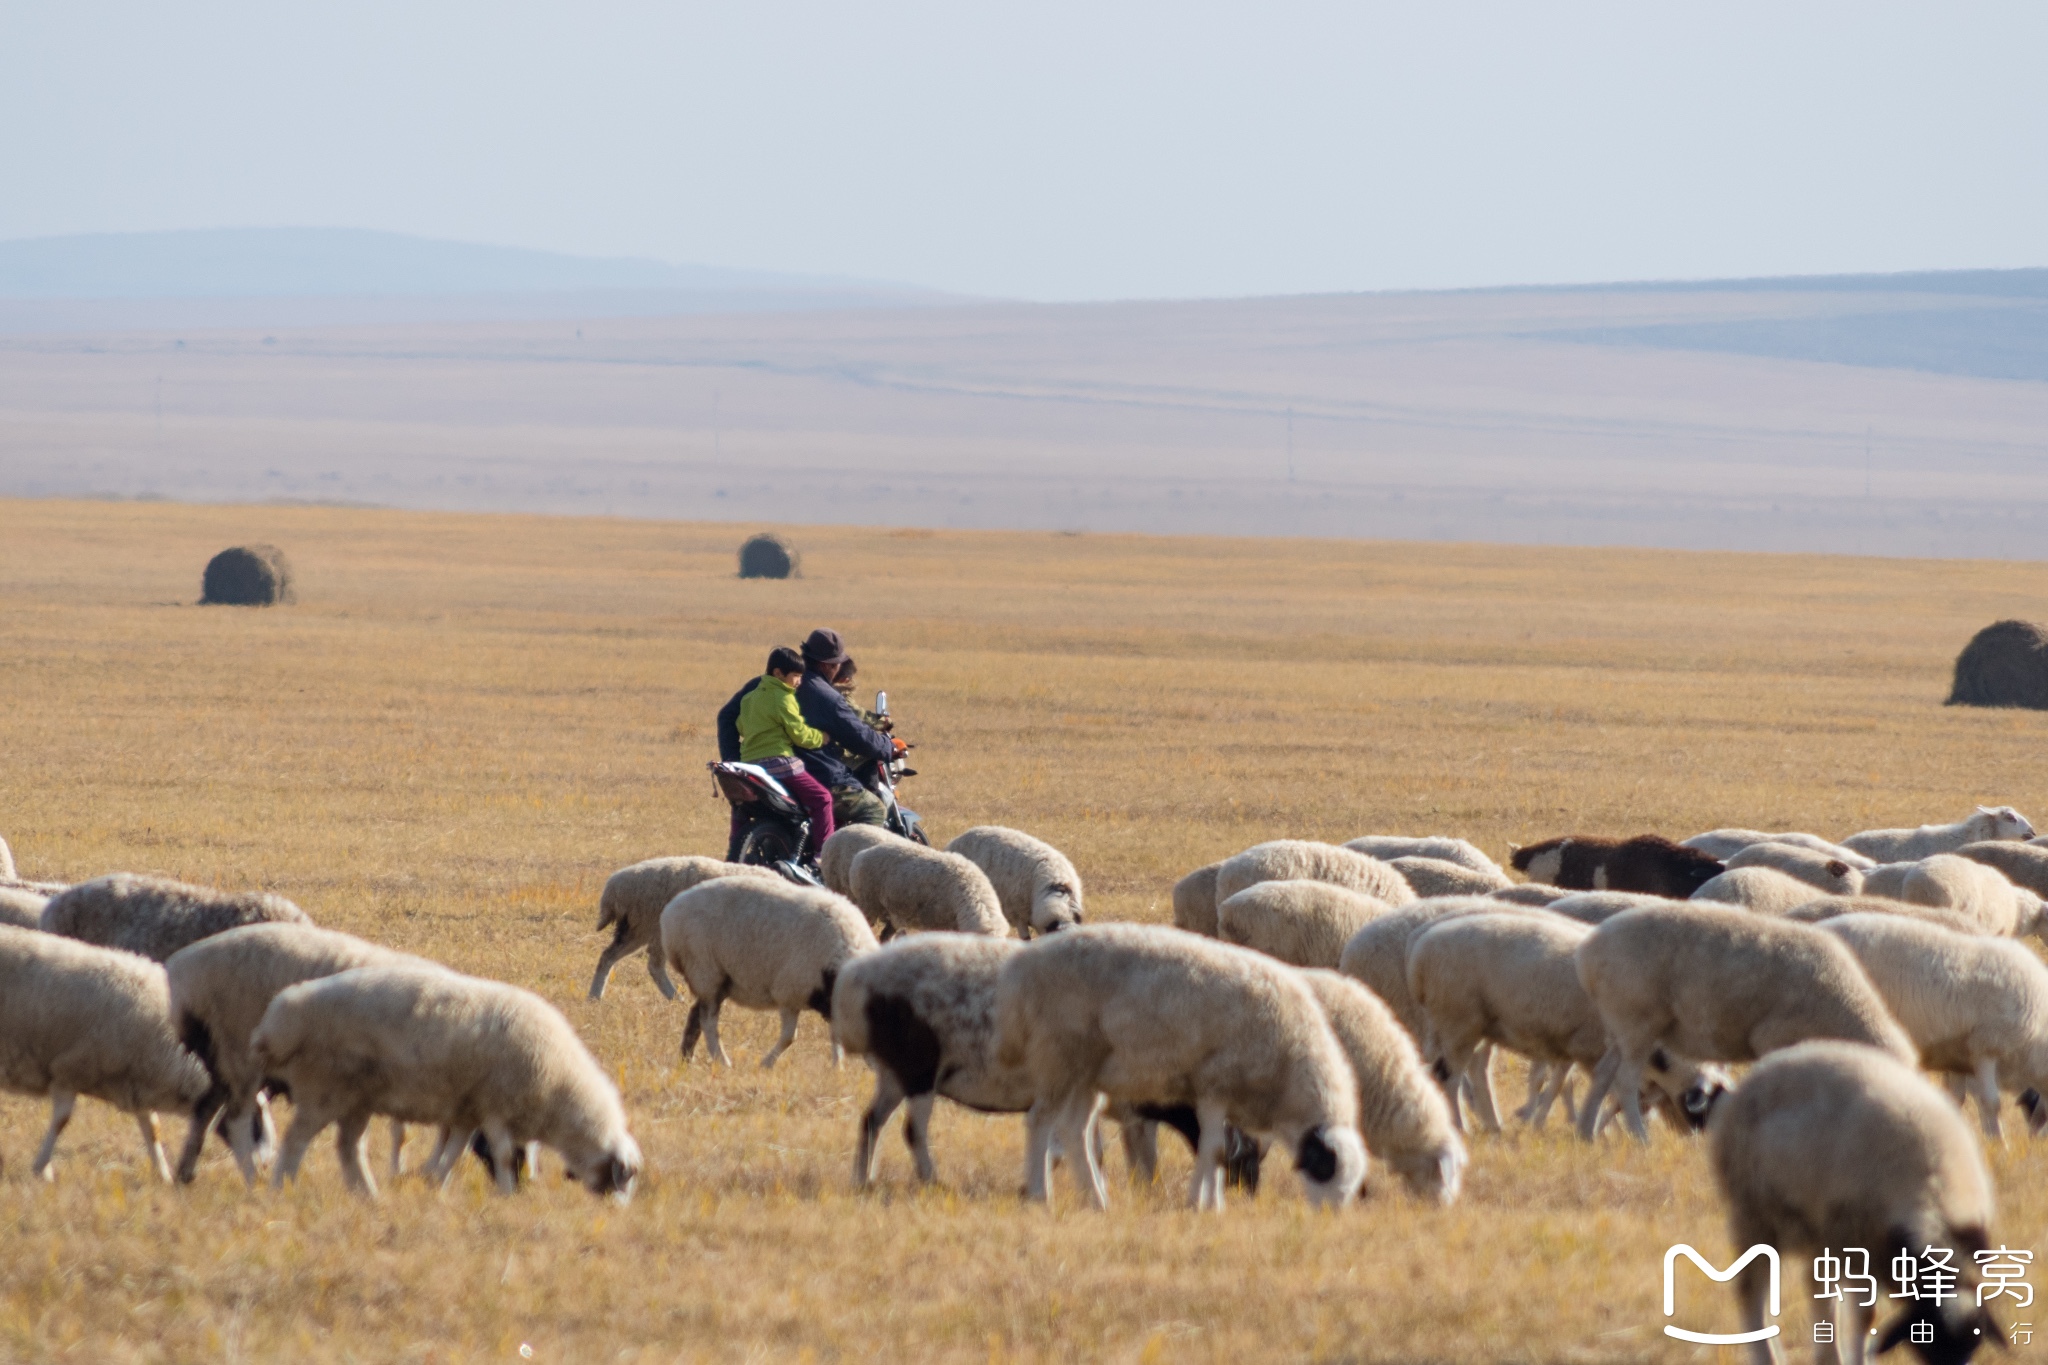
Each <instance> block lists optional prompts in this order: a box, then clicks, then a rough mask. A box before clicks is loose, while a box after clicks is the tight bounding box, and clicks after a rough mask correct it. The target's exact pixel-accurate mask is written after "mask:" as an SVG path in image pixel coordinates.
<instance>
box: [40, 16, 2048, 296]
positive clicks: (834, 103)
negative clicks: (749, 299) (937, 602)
mask: <svg viewBox="0 0 2048 1365" xmlns="http://www.w3.org/2000/svg"><path fill="white" fill-rule="evenodd" d="M2044 53H2048V6H2044V5H2041V4H2039V3H2038V0H2021V2H2019V3H1989V2H1984V3H1978V2H1974V0H1973V3H1970V4H1967V5H1956V4H1933V3H1926V4H1912V5H1906V4H1895V3H1869V2H1867V0H1864V2H1859V3H1853V4H1852V3H1803V2H1802V3H1794V4H1787V3H1784V0H1774V3H1769V4H1752V3H1730V2H1729V0H1716V3H1714V4H1691V5H1672V4H1656V3H1644V2H1643V0H1628V3H1616V4H1582V3H1553V4H1545V5H1534V4H1529V3H1527V2H1526V0H1473V2H1471V3H1440V4H1416V3H1404V4H1399V5H1379V4H1363V3H1346V4H1327V5H1320V4H1280V3H1271V0H1261V3H1258V4H1240V5H1221V4H1214V3H1202V2H1200V0H1175V2H1174V3H1171V4H1168V3H1152V2H1151V0H1146V2H1145V3H1123V4H1104V3H1102V0H1093V3H1087V4H1072V3H1065V2H1064V0H1054V2H1052V3H1047V2H1046V0H1037V2H1036V3H1032V4H1028V5H1026V4H1008V5H994V4H982V3H972V2H971V0H970V3H960V0H952V2H951V3H943V4H929V5H913V4H896V3H887V0H879V2H871V3H867V4H860V5H851V4H845V3H843V2H842V3H814V2H813V0H778V2H777V3H773V4H723V5H717V6H708V5H698V4H691V3H687V0H647V2H646V3H606V0H578V3H575V4H569V3H566V0H561V2H558V3H553V4H547V5H532V4H519V3H508V2H507V0H491V3H488V4H483V3H448V2H444V0H406V2H405V3H392V4H374V3H355V2H353V0H331V2H330V3H327V4H321V5H311V4H278V3H276V0H264V3H260V4H257V3H209V0H191V2H190V3H180V4H174V5H149V4H143V3H141V0H130V2H129V3H123V4H103V3H92V0H65V2H64V3H61V4H51V3H46V0H0V128H4V129H6V130H7V131H6V134H5V135H4V136H0V238H7V237H23V236H36V235H44V234H54V233H69V232H87V231H121V230H136V229H152V228H169V227H221V226H272V225H299V226H312V225H322V226H325V225H334V226H351V227H371V228H385V229H392V230H397V231H404V232H414V233H421V234H426V235H430V236H438V237H449V238H458V239H463V240H472V241H486V242H498V243H506V244H511V245H519V246H533V247H544V248H551V249H556V250H565V251H574V252H580V253H588V254H603V255H609V254H631V255H646V256H654V257H658V258H662V259H665V260H672V261H689V262H703V263H708V264H714V265H727V266H742V267H757V268H766V269H776V270H802V271H818V272H826V273H832V274H841V275H858V276H866V277H871V278H878V279H891V280H902V281H908V282H913V283H918V284H926V285H933V286H938V287H941V288H948V289H955V290H961V291H966V292H972V293H985V294H995V295H1008V296H1019V297H1028V298H1044V299H1077V298H1112V297H1130V296H1184V295H1234V294H1262V293H1280V292H1306V291H1325V290H1355V289H1385V288H1400V287H1435V286H1458V285H1479V284H1498V283H1521V282H1537V281H1589V280H1613V279H1634V278H1646V277H1704V276H1720V275H1751V274H1784V273H1805V272H1834V271H1861V270H1898V269H1919V268H1940V267H1964V266H2021V265H2048V80H2044V79H2042V74H2041V73H2042V65H2043V61H2044Z"/></svg>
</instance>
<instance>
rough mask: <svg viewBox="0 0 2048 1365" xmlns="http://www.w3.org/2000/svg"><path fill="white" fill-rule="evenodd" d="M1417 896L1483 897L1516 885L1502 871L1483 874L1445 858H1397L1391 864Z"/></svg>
mask: <svg viewBox="0 0 2048 1365" xmlns="http://www.w3.org/2000/svg"><path fill="white" fill-rule="evenodd" d="M1387 866H1389V867H1391V868H1393V869H1394V870H1395V871H1396V872H1398V873H1400V874H1401V880H1402V881H1404V882H1407V883H1408V887H1409V889H1410V890H1412V891H1413V892H1414V893H1415V894H1416V895H1417V896H1421V897H1424V898H1427V897H1430V896H1483V895H1486V894H1487V893H1488V892H1491V891H1505V890H1507V889H1508V888H1509V887H1511V886H1514V885H1515V884H1516V883H1515V882H1514V880H1513V879H1512V878H1511V877H1509V876H1508V874H1507V873H1505V872H1502V871H1501V870H1500V869H1498V868H1494V869H1491V870H1489V871H1485V872H1481V871H1479V870H1478V869H1476V868H1470V867H1466V866H1465V865H1464V864H1463V863H1453V862H1446V861H1445V860H1443V859H1442V858H1420V857H1409V858H1393V859H1390V860H1389V861H1388V863H1387Z"/></svg>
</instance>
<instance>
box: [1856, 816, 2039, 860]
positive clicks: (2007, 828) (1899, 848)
mask: <svg viewBox="0 0 2048 1365" xmlns="http://www.w3.org/2000/svg"><path fill="white" fill-rule="evenodd" d="M2033 837H2034V827H2033V826H2032V825H2030V824H2028V823H2027V817H2025V816H2024V815H2021V814H2020V813H2019V812H2018V811H2016V810H2014V809H2013V808H2012V807H2011V806H1979V807H1977V809H1976V810H1974V811H1972V812H1970V814H1968V815H1966V816H1964V817H1963V818H1962V819H1960V820H1957V821H1956V822H1954V823H1953V824H1947V825H1921V826H1920V827H1919V828H1918V829H1866V830H1864V831H1863V832H1862V833H1861V834H1852V835H1850V836H1849V837H1848V838H1846V839H1844V840H1842V847H1844V848H1846V849H1848V850H1850V851H1851V852H1853V853H1861V854H1862V855H1863V856H1864V857H1866V858H1872V859H1875V860H1876V861H1878V862H1880V863H1909V862H1917V861H1918V860H1919V859H1922V858H1927V857H1931V856H1933V855H1934V854H1936V853H1953V852H1954V851H1955V850H1957V849H1959V848H1961V847H1962V846H1963V845H1964V844H1976V843H1983V842H1986V841H1988V840H1992V839H2017V840H2021V841H2025V840H2027V839H2031V838H2033Z"/></svg>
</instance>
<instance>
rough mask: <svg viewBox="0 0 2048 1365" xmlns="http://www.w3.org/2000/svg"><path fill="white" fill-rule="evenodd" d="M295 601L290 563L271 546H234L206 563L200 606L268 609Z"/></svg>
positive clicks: (282, 553)
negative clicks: (281, 603)
mask: <svg viewBox="0 0 2048 1365" xmlns="http://www.w3.org/2000/svg"><path fill="white" fill-rule="evenodd" d="M297 600H298V598H297V595H296V594H295V593H294V592H293V591H292V566H291V561H289V560H287V559H286V558H285V557H284V551H283V550H280V549H278V548H277V547H276V546H275V545H236V546H234V547H232V548H230V549H226V550H222V551H221V552H220V553H219V554H217V555H215V556H214V557H213V558H212V559H209V560H208V561H206V579H205V581H204V583H203V584H202V585H201V592H200V595H199V602H200V605H201V606H229V607H270V606H276V605H277V604H278V603H280V602H295V601H297Z"/></svg>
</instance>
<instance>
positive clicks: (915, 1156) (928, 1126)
mask: <svg viewBox="0 0 2048 1365" xmlns="http://www.w3.org/2000/svg"><path fill="white" fill-rule="evenodd" d="M938 1098H939V1095H938V1092H937V1091H936V1090H927V1091H925V1092H924V1093H923V1094H922V1095H912V1096H911V1097H910V1108H909V1110H908V1111H907V1112H906V1113H905V1114H904V1115H903V1140H904V1141H905V1142H907V1143H908V1144H910V1159H911V1161H912V1162H914V1163H915V1164H916V1166H917V1178H918V1179H919V1180H921V1181H923V1182H924V1183H925V1184H927V1185H929V1184H931V1183H932V1182H933V1181H934V1180H937V1179H938V1178H939V1168H938V1167H937V1166H935V1165H933V1164H932V1105H933V1104H935V1103H936V1102H937V1101H938Z"/></svg>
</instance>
